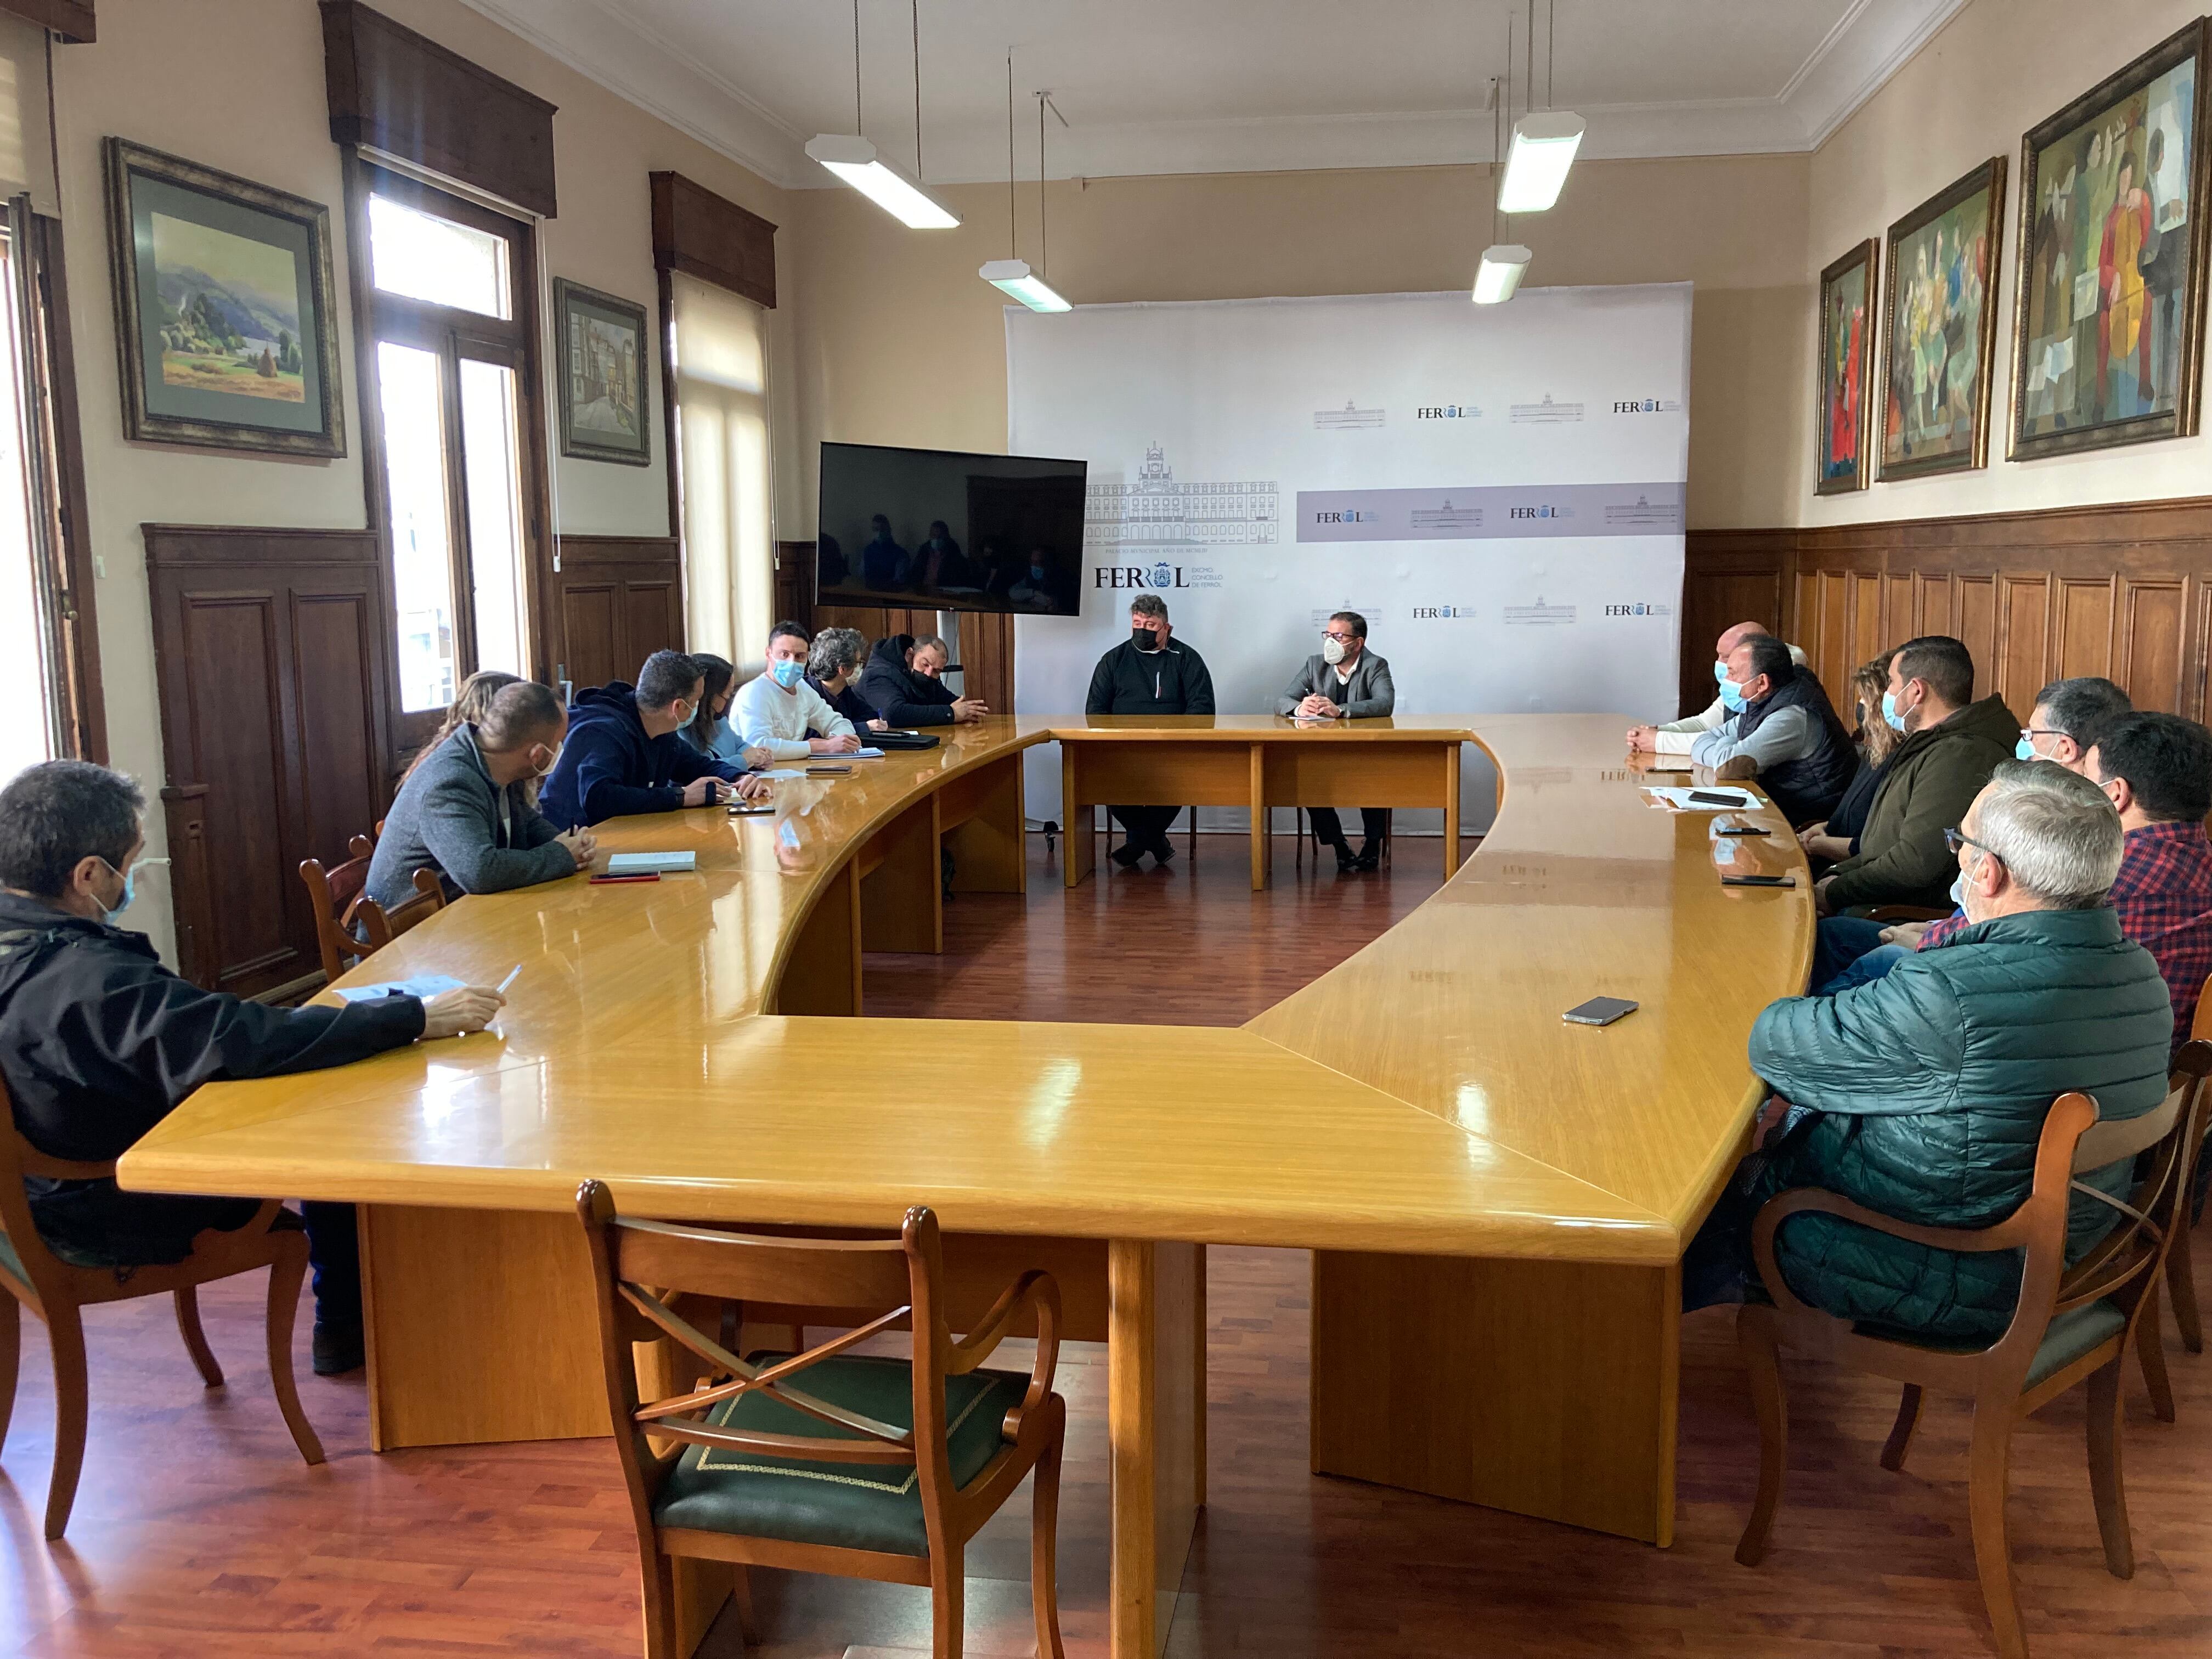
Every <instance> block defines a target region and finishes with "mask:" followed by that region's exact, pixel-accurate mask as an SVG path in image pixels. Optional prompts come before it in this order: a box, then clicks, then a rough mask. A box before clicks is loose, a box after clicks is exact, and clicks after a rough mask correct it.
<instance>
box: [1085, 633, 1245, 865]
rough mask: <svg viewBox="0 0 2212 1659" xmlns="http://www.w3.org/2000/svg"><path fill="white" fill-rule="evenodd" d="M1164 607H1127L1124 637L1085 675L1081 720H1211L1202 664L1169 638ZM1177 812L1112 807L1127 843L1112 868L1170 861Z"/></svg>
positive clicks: (1209, 679) (1208, 681) (1209, 680)
mask: <svg viewBox="0 0 2212 1659" xmlns="http://www.w3.org/2000/svg"><path fill="white" fill-rule="evenodd" d="M1174 632H1175V629H1173V628H1172V627H1171V626H1170V624H1169V622H1168V608H1167V605H1166V604H1165V603H1164V601H1163V600H1162V599H1160V597H1159V596H1158V594H1156V593H1139V595H1137V597H1136V598H1135V599H1132V600H1130V601H1129V637H1128V639H1127V640H1126V641H1123V642H1122V643H1121V644H1120V645H1117V646H1115V647H1114V648H1113V649H1112V650H1111V651H1109V652H1108V653H1106V654H1105V655H1104V656H1103V657H1101V658H1099V659H1098V666H1097V668H1096V669H1094V670H1092V671H1091V692H1090V695H1089V696H1086V697H1085V699H1084V701H1083V712H1084V713H1085V714H1212V713H1213V676H1212V674H1210V673H1208V672H1207V671H1206V659H1204V658H1203V657H1200V655H1199V654H1198V653H1197V652H1195V651H1194V650H1192V649H1191V648H1190V647H1188V646H1187V645H1184V644H1182V643H1181V642H1180V641H1176V639H1174V638H1173V637H1172V636H1173V635H1174ZM1112 811H1113V814H1114V821H1115V823H1119V824H1120V825H1121V829H1122V831H1123V833H1124V834H1126V835H1127V837H1128V839H1127V841H1125V842H1122V843H1121V845H1120V846H1119V847H1117V848H1115V849H1114V854H1113V857H1114V862H1115V863H1116V864H1118V865H1120V866H1121V867H1122V868H1123V869H1125V870H1128V869H1133V868H1135V867H1136V864H1137V861H1138V860H1139V859H1141V858H1143V857H1144V855H1145V854H1147V853H1150V854H1152V862H1153V863H1154V864H1156V865H1157V864H1165V863H1166V862H1167V861H1168V860H1170V859H1171V858H1173V857H1174V856H1175V848H1173V847H1171V846H1170V845H1169V843H1168V825H1170V823H1174V822H1175V817H1176V813H1177V812H1178V811H1182V808H1180V807H1176V806H1116V807H1115V808H1113V809H1112Z"/></svg>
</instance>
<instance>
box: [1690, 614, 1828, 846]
mask: <svg viewBox="0 0 2212 1659" xmlns="http://www.w3.org/2000/svg"><path fill="white" fill-rule="evenodd" d="M1720 684H1721V702H1722V704H1723V706H1724V707H1725V708H1727V710H1728V714H1727V717H1726V718H1725V719H1723V720H1722V721H1721V723H1720V725H1719V726H1717V727H1715V728H1714V729H1713V730H1712V731H1710V732H1699V734H1698V737H1697V741H1696V742H1694V743H1692V744H1691V745H1690V759H1691V761H1692V763H1694V764H1696V765H1699V766H1709V767H1711V768H1712V769H1713V770H1714V772H1715V773H1716V774H1717V775H1719V776H1721V777H1723V778H1756V779H1757V780H1758V781H1759V787H1760V788H1762V789H1764V790H1765V791H1766V793H1768V794H1769V795H1770V796H1771V797H1772V798H1773V800H1774V804H1775V805H1776V806H1778V807H1779V808H1780V809H1781V811H1782V815H1783V817H1786V818H1788V819H1789V820H1790V823H1792V824H1793V825H1803V824H1808V823H1821V822H1823V821H1825V820H1826V817H1827V816H1828V814H1829V813H1831V812H1832V811H1835V810H1836V803H1837V802H1838V801H1839V800H1841V799H1843V796H1844V790H1846V789H1848V788H1850V783H1851V779H1852V777H1853V776H1854V775H1857V771H1858V755H1857V751H1856V750H1854V749H1853V748H1852V747H1851V734H1850V732H1846V731H1844V723H1843V722H1842V721H1841V720H1838V719H1837V718H1836V711H1835V709H1834V708H1832V707H1831V706H1830V705H1829V702H1828V694H1827V692H1826V691H1825V690H1822V689H1821V686H1820V679H1819V678H1818V677H1817V676H1815V675H1814V673H1813V671H1811V670H1810V669H1803V668H1799V667H1798V666H1797V665H1796V663H1794V662H1793V661H1791V659H1790V647H1788V646H1786V645H1784V643H1783V642H1782V641H1780V640H1778V639H1776V638H1775V637H1774V635H1771V634H1759V635H1753V637H1752V638H1750V639H1747V640H1746V641H1743V642H1742V643H1741V645H1739V646H1737V647H1735V650H1733V651H1731V652H1730V653H1729V658H1728V678H1726V679H1724V680H1723V681H1722V682H1721V683H1720Z"/></svg>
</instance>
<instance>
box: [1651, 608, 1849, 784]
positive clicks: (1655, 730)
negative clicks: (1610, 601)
mask: <svg viewBox="0 0 2212 1659" xmlns="http://www.w3.org/2000/svg"><path fill="white" fill-rule="evenodd" d="M1768 631H1769V630H1768V629H1765V628H1763V627H1761V626H1760V625H1759V623H1755V622H1740V623H1736V625H1735V627H1733V628H1730V629H1727V630H1726V631H1725V632H1723V634H1722V635H1721V636H1720V638H1719V639H1717V640H1716V641H1713V660H1714V667H1713V679H1714V682H1715V683H1716V684H1718V683H1719V682H1720V681H1722V680H1724V679H1726V678H1728V660H1729V653H1732V652H1733V651H1734V650H1735V648H1736V647H1738V646H1740V645H1741V644H1742V643H1743V642H1744V641H1746V640H1748V639H1754V638H1756V637H1758V636H1759V635H1762V634H1765V633H1767V632H1768ZM1790 661H1791V662H1794V663H1796V665H1797V666H1798V667H1800V668H1802V667H1803V666H1804V665H1805V653H1803V652H1802V651H1800V650H1799V649H1798V648H1797V647H1796V646H1794V645H1793V646H1791V647H1790ZM1728 718H1729V708H1728V705H1727V704H1726V703H1724V702H1722V700H1721V699H1720V698H1718V697H1715V698H1714V699H1713V701H1712V706H1711V708H1707V709H1706V710H1705V712H1704V713H1702V714H1692V715H1691V716H1690V717H1689V718H1688V719H1687V720H1668V722H1667V723H1666V724H1665V725H1664V726H1630V727H1629V728H1628V746H1629V747H1630V748H1631V749H1637V750H1643V751H1644V753H1645V754H1658V755H1686V754H1688V753H1689V752H1690V747H1691V745H1692V744H1694V743H1696V742H1697V740H1698V739H1699V738H1701V737H1703V736H1704V735H1705V733H1706V732H1717V731H1718V730H1720V728H1721V725H1722V723H1723V721H1725V720H1727V719H1728Z"/></svg>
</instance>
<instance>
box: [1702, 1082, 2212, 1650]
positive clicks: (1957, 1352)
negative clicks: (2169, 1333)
mask: <svg viewBox="0 0 2212 1659" xmlns="http://www.w3.org/2000/svg"><path fill="white" fill-rule="evenodd" d="M2208 1071H2212V1047H2208V1046H2207V1045H2205V1044H2203V1043H2197V1042H2192V1043H2190V1044H2189V1045H2187V1047H2185V1048H2184V1049H2183V1050H2182V1052H2181V1054H2180V1055H2179V1056H2178V1057H2177V1060H2176V1069H2175V1071H2174V1073H2173V1074H2172V1088H2171V1090H2170V1091H2169V1092H2168V1094H2167V1095H2166V1100H2165V1101H2164V1103H2162V1104H2161V1105H2160V1106H2159V1108H2158V1109H2156V1110H2154V1111H2151V1112H2147V1113H2145V1114H2143V1115H2142V1116H2139V1117H2134V1118H2126V1119H2121V1120H2118V1121H2112V1122H2110V1123H2100V1122H2098V1121H2097V1106H2096V1103H2095V1102H2094V1101H2093V1100H2092V1099H2091V1098H2090V1097H2088V1096H2087V1095H2084V1094H2067V1095H2061V1096H2060V1097H2058V1099H2057V1102H2056V1103H2054V1104H2053V1105H2052V1107H2051V1113H2050V1115H2049V1116H2048V1117H2047V1118H2045V1121H2044V1126H2043V1135H2042V1139H2041V1140H2040V1142H2039V1145H2038V1146H2037V1148H2036V1158H2035V1177H2034V1186H2033V1191H2032V1192H2031V1194H2030V1195H2029V1197H2028V1200H2027V1202H2026V1203H2025V1204H2023V1205H2021V1207H2020V1208H2019V1209H2018V1210H2016V1211H2015V1212H2013V1213H2012V1214H2011V1215H2010V1216H2008V1218H2006V1219H2004V1220H2003V1221H2002V1222H1999V1223H1998V1224H1997V1225H1995V1226H1993V1227H1983V1228H1975V1229H1953V1228H1943V1227H1921V1226H1915V1225H1911V1224H1909V1223H1905V1222H1902V1221H1896V1220H1893V1219H1892V1218H1889V1217H1887V1216H1885V1215H1880V1214H1877V1213H1876V1212H1874V1211H1872V1210H1869V1209H1866V1208H1864V1207H1863V1206H1860V1205H1857V1204H1855V1203H1853V1202H1852V1201H1851V1200H1849V1199H1846V1198H1843V1197H1840V1196H1838V1195H1837V1194H1833V1193H1829V1192H1823V1191H1820V1190H1819V1189H1817V1188H1799V1189H1797V1190H1795V1191H1792V1192H1786V1193H1783V1194H1778V1196H1776V1197H1775V1198H1773V1199H1772V1200H1769V1201H1768V1203H1767V1204H1766V1205H1765V1206H1764V1207H1763V1208H1762V1209H1761V1210H1760V1211H1759V1215H1758V1217H1757V1218H1756V1219H1755V1220H1754V1221H1753V1226H1752V1249H1753V1258H1754V1260H1755V1261H1757V1263H1758V1267H1759V1277H1760V1279H1762V1280H1763V1281H1764V1282H1765V1286H1766V1289H1767V1291H1768V1293H1769V1294H1770V1295H1771V1297H1773V1298H1774V1300H1773V1304H1772V1305H1771V1306H1763V1305H1760V1304H1756V1303H1751V1304H1746V1305H1745V1306H1744V1307H1743V1309H1742V1310H1741V1311H1740V1313H1739V1314H1738V1316H1737V1319H1736V1336H1737V1340H1738V1342H1739V1344H1740V1345H1741V1348H1742V1352H1743V1356H1744V1360H1745V1364H1746V1365H1747V1368H1748V1370H1749V1371H1750V1380H1751V1392H1752V1401H1753V1405H1754V1406H1755V1407H1756V1408H1757V1410H1758V1413H1759V1495H1758V1498H1757V1499H1756V1501H1755V1502H1754V1503H1753V1505H1752V1511H1751V1519H1750V1521H1749V1522H1748V1523H1747V1525H1746V1526H1745V1528H1744V1530H1743V1537H1742V1540H1741V1541H1740V1542H1739V1543H1738V1544H1737V1545H1736V1552H1735V1559H1737V1560H1739V1561H1741V1563H1743V1565H1746V1566H1747V1567H1751V1566H1757V1565H1759V1561H1760V1560H1761V1559H1763V1558H1764V1557H1765V1553H1766V1544H1767V1536H1768V1534H1769V1533H1770V1531H1771V1529H1772V1527H1773V1524H1774V1512H1775V1508H1776V1506H1777V1504H1778V1503H1779V1501H1780V1499H1781V1496H1782V1477H1783V1473H1784V1468H1785V1467H1786V1465H1787V1462H1788V1458H1789V1416H1788V1403H1787V1401H1786V1400H1785V1398H1784V1394H1783V1388H1782V1373H1781V1370H1780V1366H1779V1364H1778V1358H1779V1355H1778V1350H1779V1349H1781V1348H1784V1347H1790V1348H1795V1349H1798V1350H1801V1351H1802V1352H1808V1353H1812V1354H1815V1355H1817V1356H1819V1357H1820V1358H1825V1359H1829V1360H1832V1361H1834V1362H1836V1363H1837V1364H1841V1365H1844V1366H1845V1367H1848V1368H1850V1369H1851V1370H1861V1371H1867V1372H1870V1373H1872V1374H1873V1375H1875V1376H1886V1377H1888V1378H1890V1379H1892V1380H1893V1381H1895V1382H1899V1383H1903V1384H1904V1385H1905V1395H1904V1399H1903V1401H1902V1402H1901V1403H1900V1404H1899V1407H1898V1413H1897V1421H1896V1424H1895V1425H1894V1426H1893V1427H1892V1428H1891V1430H1890V1433H1889V1440H1888V1443H1887V1444H1886V1445H1885V1446H1884V1447H1883V1448H1882V1452H1881V1464H1882V1467H1883V1468H1887V1469H1898V1468H1903V1467H1904V1463H1905V1449H1906V1448H1907V1447H1908V1446H1909V1445H1910V1444H1911V1440H1912V1431H1913V1429H1914V1427H1915V1425H1917V1423H1918V1421H1919V1417H1920V1401H1921V1395H1922V1392H1923V1389H1931V1388H1932V1389H1943V1390H1946V1391H1948V1392H1950V1393H1954V1394H1964V1395H1968V1396H1970V1397H1971V1398H1972V1401H1973V1402H1974V1417H1973V1443H1972V1453H1971V1457H1970V1462H1969V1463H1968V1473H1967V1503H1968V1514H1969V1516H1970V1518H1971V1525H1972V1533H1973V1540H1974V1560H1975V1565H1976V1566H1977V1567H1978V1570H1979V1572H1980V1575H1981V1581H1982V1595H1983V1599H1984V1601H1985V1602H1986V1603H1987V1605H1988V1607H1989V1613H1990V1624H1991V1625H1992V1626H1994V1627H1995V1632H1996V1647H1997V1651H1998V1653H1999V1654H2000V1655H2002V1656H2003V1659H2026V1655H2027V1637H2026V1636H2025V1634H2024V1633H2023V1632H2022V1631H2021V1622H2020V1607H2019V1602H2018V1601H2017V1599H2016V1597H2015V1594H2014V1588H2013V1576H2012V1556H2011V1553H2010V1550H2009V1548H2008V1545H2007V1543H2006V1539H2005V1487H2006V1480H2007V1475H2008V1462H2009V1454H2010V1445H2011V1439H2012V1431H2013V1425H2014V1424H2015V1423H2016V1422H2018V1421H2019V1420H2020V1419H2022V1418H2024V1417H2027V1415H2028V1414H2029V1413H2033V1412H2034V1411H2036V1410H2038V1409H2039V1408H2040V1407H2042V1406H2044V1405H2045V1403H2046V1402H2047V1401H2051V1400H2053V1399H2056V1398H2057V1396H2058V1395H2061V1394H2063V1393H2064V1392H2066V1390H2068V1389H2071V1388H2073V1387H2074V1386H2075V1384H2076V1383H2081V1382H2083V1381H2087V1383H2088V1385H2089V1425H2088V1441H2089V1484H2090V1488H2091V1491H2092V1492H2093V1494H2094V1496H2095V1499H2096V1505H2097V1527H2098V1530H2099V1532H2100V1534H2102V1536H2103V1539H2104V1545H2105V1565H2106V1566H2107V1567H2108V1568H2109V1569H2110V1570H2111V1571H2112V1574H2113V1576H2114V1577H2119V1578H2128V1577H2133V1576H2134V1574H2135V1547H2134V1544H2133V1541H2131V1540H2130V1536H2129V1531H2128V1513H2127V1494H2126V1492H2125V1490H2124V1486H2123V1485H2122V1483H2121V1478H2120V1441H2119V1434H2120V1369H2121V1364H2122V1363H2123V1360H2124V1358H2125V1355H2126V1353H2127V1350H2128V1346H2129V1344H2130V1340H2136V1339H2137V1335H2138V1333H2139V1332H2140V1331H2141V1330H2142V1328H2143V1326H2144V1324H2145V1323H2146V1322H2148V1324H2149V1325H2150V1326H2151V1327H2152V1328H2153V1329H2154V1330H2155V1327H2156V1323H2157V1320H2158V1282H2159V1270H2160V1267H2163V1266H2164V1263H2165V1258H2166V1251H2167V1247H2168V1245H2169V1244H2170V1243H2171V1242H2172V1238H2173V1236H2174V1231H2175V1226H2176V1223H2177V1221H2178V1220H2179V1218H2180V1210H2181V1206H2182V1204H2183V1202H2184V1201H2185V1193H2186V1190H2187V1187H2188V1176H2189V1170H2190V1165H2191V1158H2192V1154H2193V1153H2194V1151H2195V1149H2196V1146H2197V1142H2199V1141H2201V1140H2202V1139H2203V1133H2204V1118H2205V1110H2206V1091H2205V1088H2204V1086H2203V1084H2204V1077H2205V1074H2206V1073H2207V1072H2208ZM2153 1149H2154V1150H2153ZM2145 1151H2153V1155H2152V1157H2151V1158H2150V1159H2149V1160H2148V1173H2147V1174H2146V1175H2145V1176H2144V1177H2143V1178H2142V1180H2140V1181H2138V1182H2137V1183H2136V1187H2135V1189H2134V1192H2133V1194H2131V1197H2130V1202H2129V1203H2126V1204H2122V1203H2119V1202H2118V1201H2117V1200H2112V1199H2111V1198H2109V1197H2106V1195H2105V1194H2101V1193H2100V1194H2097V1195H2098V1196H2099V1197H2100V1198H2101V1199H2103V1200H2104V1201H2105V1202H2106V1203H2108V1204H2111V1205H2112V1208H2113V1209H2114V1211H2115V1212H2117V1213H2118V1215H2119V1217H2120V1223H2119V1225H2118V1226H2116V1227H2115V1228H2114V1229H2113V1231H2112V1232H2111V1233H2110V1234H2108V1235H2107V1236H2106V1237H2105V1238H2104V1239H2103V1240H2101V1241H2100V1243H2098V1244H2097V1245H2096V1246H2095V1247H2094V1248H2093V1249H2091V1251H2090V1252H2089V1254H2088V1255H2087V1256H2085V1257H2084V1258H2083V1259H2082V1260H2081V1261H2079V1262H2077V1263H2075V1265H2074V1266H2073V1267H2067V1266H2066V1264H2065V1254H2066V1223H2067V1210H2068V1204H2069V1197H2070V1195H2071V1194H2073V1193H2075V1192H2077V1191H2079V1192H2092V1191H2094V1190H2095V1189H2093V1188H2087V1187H2086V1186H2082V1185H2080V1184H2079V1183H2076V1182H2075V1179H2074V1177H2075V1176H2076V1175H2078V1174H2080V1173H2082V1172H2084V1171H2087V1170H2100V1169H2103V1168H2104V1167H2105V1166H2106V1165H2107V1164H2115V1163H2118V1162H2119V1161H2121V1160H2123V1159H2126V1158H2135V1157H2136V1156H2137V1155H2138V1154H2140V1153H2142V1152H2145ZM1803 1214H1821V1215H1831V1216H1837V1217H1839V1218H1842V1219H1844V1220H1846V1221H1850V1222H1854V1223H1856V1224H1857V1225H1860V1226H1862V1227H1866V1228H1869V1229H1870V1230H1872V1231H1875V1232H1879V1233H1882V1234H1885V1235H1887V1237H1892V1238H1900V1239H1905V1240H1907V1241H1910V1242H1911V1243H1917V1244H1924V1245H1927V1246H1928V1247H1929V1248H1930V1249H1941V1250H1954V1251H1960V1252H1971V1253H1982V1252H1986V1251H1993V1250H2021V1251H2023V1252H2024V1255H2025V1265H2024V1269H2023V1273H2022V1278H2021V1291H2020V1301H2019V1304H2018V1306H2017V1308H2016V1309H2015V1312H2014V1314H2013V1319H2012V1323H2011V1325H2010V1326H2009V1327H2008V1328H2007V1329H2006V1331H2005V1334H2004V1335H2003V1336H2002V1337H2001V1338H1999V1339H1998V1340H1997V1341H1996V1343H1994V1344H1993V1345H1991V1346H1988V1347H1985V1348H1980V1349H1973V1348H1969V1347H1962V1346H1954V1345H1946V1346H1936V1345H1931V1344H1922V1343H1916V1342H1912V1341H1910V1340H1905V1338H1903V1337H1893V1336H1887V1335H1877V1334H1874V1333H1872V1332H1870V1331H1868V1330H1864V1329H1862V1328H1858V1327H1857V1326H1855V1325H1854V1324H1853V1323H1852V1322H1850V1320H1848V1319H1839V1318H1838V1317H1836V1316H1833V1315H1832V1314H1828V1313H1824V1312H1822V1311H1821V1310H1819V1309H1817V1308H1813V1307H1808V1305H1807V1304H1804V1303H1803V1302H1801V1301H1800V1300H1798V1298H1797V1297H1796V1296H1795V1295H1793V1294H1792V1293H1791V1291H1790V1286H1789V1285H1788V1284H1787V1282H1786V1281H1785V1280H1784V1279H1783V1276H1782V1273H1781V1269H1780V1268H1779V1267H1778V1265H1777V1264H1776V1261H1775V1255H1774V1236H1775V1231H1776V1230H1777V1229H1778V1227H1779V1226H1780V1225H1782V1223H1783V1222H1784V1221H1785V1220H1787V1219H1788V1218H1790V1217H1791V1216H1794V1215H1803Z"/></svg>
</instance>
